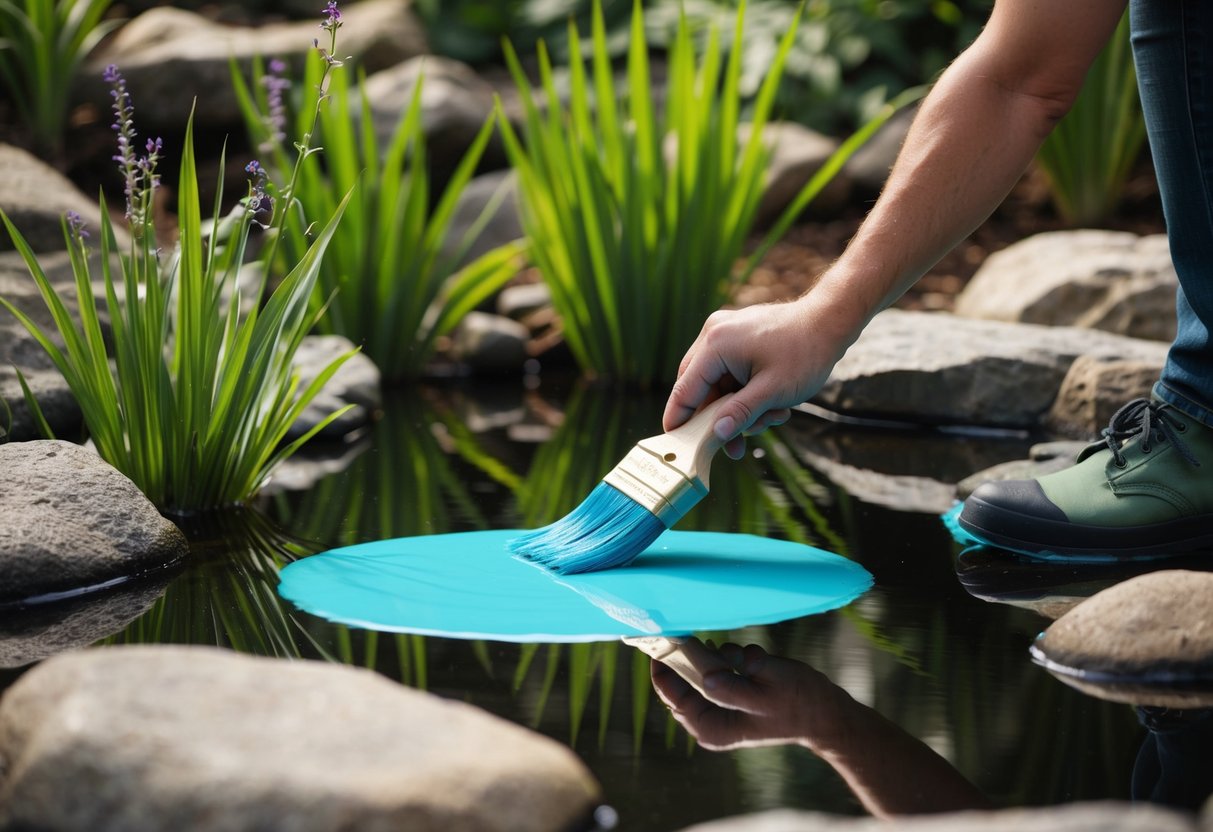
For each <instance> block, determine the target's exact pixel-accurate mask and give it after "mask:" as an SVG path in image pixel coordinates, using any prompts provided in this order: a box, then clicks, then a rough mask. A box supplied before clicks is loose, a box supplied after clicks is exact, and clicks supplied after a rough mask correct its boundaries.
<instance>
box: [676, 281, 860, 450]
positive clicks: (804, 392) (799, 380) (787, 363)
mask: <svg viewBox="0 0 1213 832" xmlns="http://www.w3.org/2000/svg"><path fill="white" fill-rule="evenodd" d="M856 335H857V332H852V331H851V330H850V329H848V328H847V327H845V326H842V325H840V320H839V318H838V316H837V315H833V314H829V313H827V311H826V310H825V309H824V308H822V304H821V303H820V302H819V300H818V299H817V298H814V296H813V295H812V293H810V294H808V295H805V296H804V297H802V298H800V299H799V300H796V301H791V302H787V303H765V304H759V305H756V306H748V307H745V308H744V309H735V310H721V311H719V312H715V313H713V314H712V315H711V316H710V317H709V318H708V319H707V321H706V322H705V323H704V325H703V329H702V330H701V331H700V333H699V337H698V338H696V339H695V343H693V344H692V345H691V347H690V349H688V350H687V353H686V355H685V356H684V357H683V359H682V363H681V365H680V366H679V368H678V379H677V381H675V382H674V386H673V389H672V390H671V391H670V397H669V400H668V401H667V402H666V407H665V414H664V417H663V419H662V422H663V426H664V429H665V430H667V431H669V430H673V429H674V428H676V427H678V426H679V425H681V424H683V423H684V422H686V421H687V419H689V418H690V417H691V415H692V414H694V413H695V412H696V411H697V410H698V409H699V408H700V407H701V406H702V405H704V404H705V403H707V402H709V401H712V400H714V399H716V398H718V397H719V396H721V395H723V394H725V393H729V392H733V391H736V395H734V396H733V399H732V401H730V402H729V403H728V404H727V405H725V406H724V407H723V410H722V411H721V413H720V416H719V418H718V419H717V422H716V425H715V433H716V435H717V437H719V438H720V439H721V440H723V441H724V442H725V445H724V450H725V453H726V454H728V456H729V457H730V458H732V459H740V458H741V456H742V454H743V453H744V452H745V437H746V436H751V435H753V434H756V433H761V432H762V431H764V430H766V429H767V428H768V427H771V426H773V425H779V424H782V423H783V422H786V421H787V420H788V418H789V417H790V415H791V410H790V408H792V407H794V406H795V405H798V404H800V403H802V402H804V401H806V400H807V399H809V397H811V396H812V395H813V394H814V393H816V392H817V391H818V390H819V389H820V388H821V386H822V385H823V384H825V381H826V379H827V378H828V377H829V375H830V370H831V369H832V368H833V367H834V364H835V363H836V362H837V361H838V359H839V358H841V357H842V354H843V352H845V351H846V348H847V347H848V346H850V343H851V341H852V340H854V337H856Z"/></svg>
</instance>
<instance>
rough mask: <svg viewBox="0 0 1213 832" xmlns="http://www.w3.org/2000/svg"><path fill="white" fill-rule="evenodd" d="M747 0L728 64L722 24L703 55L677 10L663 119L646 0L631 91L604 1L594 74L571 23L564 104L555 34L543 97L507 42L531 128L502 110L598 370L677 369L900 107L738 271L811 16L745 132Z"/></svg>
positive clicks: (654, 372)
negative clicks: (785, 80) (795, 56)
mask: <svg viewBox="0 0 1213 832" xmlns="http://www.w3.org/2000/svg"><path fill="white" fill-rule="evenodd" d="M745 8H746V7H745V4H744V3H742V4H741V5H740V6H739V8H738V11H737V17H736V26H735V29H734V34H733V44H732V47H731V49H730V51H729V56H728V61H727V64H725V65H724V66H723V67H722V51H721V43H720V38H719V34H718V32H717V31H716V30H715V29H713V30H712V32H711V33H710V34H709V37H708V40H707V45H706V47H705V49H704V50H703V57H702V60H700V61H699V62H698V63H697V61H696V56H695V47H694V43H693V39H692V35H691V31H690V26H689V24H688V22H687V19H686V17H685V16H682V17H680V20H679V26H678V30H677V33H676V35H675V37H674V41H673V44H672V47H671V51H670V59H669V66H668V75H669V82H668V84H667V87H666V90H665V92H664V96H663V97H662V98H661V100H662V101H664V104H665V106H664V114H663V115H662V116H661V117H660V118H658V115H657V110H658V106H657V101H658V95H657V94H656V93H655V91H654V89H653V84H652V79H651V74H650V69H649V58H648V43H647V41H646V37H645V26H644V17H643V12H642V9H641V4H640V3H639V2H636V3H635V4H634V7H633V14H632V25H631V40H630V46H629V51H628V69H627V84H626V92H624V93H621V94H617V93H616V89H615V80H614V77H613V72H612V66H611V61H610V56H609V53H608V50H607V42H606V41H607V38H606V30H605V24H604V22H603V16H602V10H601V5H600V4H597V3H596V4H595V11H594V16H593V18H594V19H593V33H592V46H591V55H590V61H591V62H592V70H591V72H589V73H587V70H586V66H585V62H584V60H583V57H582V53H581V47H580V46H579V44H580V34H579V32H578V31H577V27H576V24H575V23H574V22H571V21H570V23H569V26H570V35H569V46H570V62H571V63H570V68H569V71H570V77H569V103H568V106H567V107H566V106H565V105H564V104H562V102H561V100H560V97H559V95H558V93H557V90H556V84H555V81H554V77H553V70H552V63H551V60H550V59H549V57H548V54H547V51H546V48H545V47H544V46H543V44H542V43H540V45H539V54H538V58H539V73H540V83H541V88H542V97H543V101H542V104H541V103H540V102H537V101H536V98H535V96H534V95H533V94H532V92H531V89H530V82H529V80H528V79H527V77H526V75H525V73H524V72H523V69H522V65H521V62H520V61H519V59H518V56H517V54H516V53H515V51H514V49H513V48H510V47H507V50H506V58H507V61H508V64H509V67H510V70H511V72H512V74H513V76H514V80H515V83H516V85H517V86H518V89H519V92H520V94H521V98H522V104H523V108H524V112H525V123H524V125H523V130H522V136H521V137H519V135H518V134H517V133H516V132H515V130H514V129H513V128H512V127H511V125H510V123H509V120H508V119H507V118H506V117H505V116H504V113H502V115H501V118H500V122H501V129H502V133H503V135H504V137H505V142H506V149H507V152H508V154H509V156H510V159H511V161H512V163H513V165H514V167H515V168H516V169H517V171H518V176H519V193H520V197H521V200H520V201H521V206H522V219H523V227H524V228H525V229H526V232H527V236H528V238H529V239H530V241H531V256H532V257H533V258H534V260H535V262H536V264H537V265H538V266H539V269H540V271H541V272H542V274H543V277H544V280H545V281H546V282H547V284H548V285H549V286H550V287H551V290H552V297H553V302H554V304H555V306H556V309H557V311H559V313H560V315H561V319H562V322H563V327H564V334H565V337H566V339H567V341H568V344H569V346H570V348H571V349H572V352H573V354H574V356H575V357H576V359H577V362H578V363H579V365H580V366H581V368H582V369H583V371H585V372H587V373H589V374H591V375H595V376H601V377H608V378H611V379H614V380H616V381H624V382H634V383H639V384H642V385H650V384H654V383H658V382H662V381H668V380H671V379H673V377H674V375H675V371H676V370H677V366H678V361H679V359H680V358H681V357H682V355H683V353H684V352H685V351H686V348H687V347H688V346H690V344H691V342H692V340H693V339H694V337H695V335H696V334H697V333H698V332H699V328H700V326H701V325H702V323H703V320H704V318H706V317H707V315H708V314H709V313H711V312H712V311H714V310H715V309H716V308H718V307H719V306H721V305H722V304H723V303H724V302H725V301H726V300H727V299H728V297H729V293H730V291H731V289H732V288H733V287H734V286H735V285H736V284H737V283H738V282H740V281H742V280H744V279H745V277H746V276H748V274H749V273H750V271H752V270H753V268H754V266H755V265H757V263H758V261H759V260H760V259H761V257H762V256H763V255H765V253H766V252H767V251H768V250H769V248H770V246H771V245H773V244H774V241H775V240H776V239H778V237H779V236H780V235H782V234H783V232H784V231H785V230H786V229H787V228H788V226H789V225H790V224H791V223H792V221H793V220H794V219H795V218H796V217H797V216H798V215H799V214H800V212H801V211H802V210H803V209H804V208H805V206H806V205H807V204H808V203H809V202H810V201H811V200H812V199H813V197H814V196H816V195H817V194H818V193H819V192H820V191H821V190H822V188H824V187H825V185H826V184H827V183H828V182H829V181H830V179H831V178H832V177H833V175H834V174H835V173H836V172H837V171H838V169H839V168H840V167H841V166H842V164H843V162H845V160H846V159H847V158H848V157H849V156H850V154H851V153H853V152H854V150H855V149H856V148H857V147H858V146H859V145H860V144H862V142H863V141H864V140H866V138H867V137H868V136H869V135H871V133H872V132H874V131H875V129H876V128H877V127H878V126H879V124H880V123H882V121H883V120H884V119H886V118H887V117H888V115H889V114H891V113H892V111H893V105H890V106H888V107H886V108H885V109H884V110H882V111H881V115H880V116H879V117H878V118H877V119H875V120H874V121H873V122H871V123H869V124H868V125H866V126H865V127H864V128H863V130H862V131H860V133H859V134H857V135H856V136H854V137H852V139H850V140H848V141H847V142H845V143H843V145H842V146H841V147H840V148H839V150H838V151H837V152H836V153H835V154H834V156H833V157H832V158H831V159H830V161H829V162H828V163H827V164H826V165H825V166H824V167H823V168H822V169H821V170H820V171H819V172H818V173H817V174H816V175H815V176H814V177H813V178H812V179H811V180H810V181H809V182H808V183H807V184H806V185H805V187H804V188H803V189H802V190H801V192H800V193H799V194H798V195H797V197H796V198H795V199H794V200H793V201H792V203H791V204H790V205H789V206H788V207H787V209H786V210H785V212H784V214H783V215H782V216H781V217H780V219H779V221H778V222H776V224H775V226H774V227H773V228H772V229H771V230H770V232H769V233H768V234H767V236H766V237H765V238H764V240H763V243H762V244H761V245H760V246H759V247H758V249H757V251H755V252H754V254H753V256H751V257H750V258H749V259H748V260H747V261H746V262H745V264H744V265H743V266H742V267H741V268H738V269H735V268H734V264H735V262H736V261H737V260H738V258H739V257H740V255H741V253H742V250H743V247H744V245H745V243H746V241H747V238H748V236H749V234H750V231H751V229H752V228H753V226H754V221H755V216H756V214H757V210H758V205H759V201H760V199H761V197H762V193H763V189H764V186H765V177H766V172H767V164H768V160H769V155H770V153H769V150H768V148H767V146H766V144H765V142H764V139H763V128H764V127H765V125H766V124H767V122H768V120H769V119H770V116H771V112H772V107H773V104H774V99H775V93H776V90H777V88H778V85H779V81H780V77H781V75H782V72H783V69H784V65H785V63H786V61H787V56H788V52H789V50H790V49H791V46H792V42H793V39H794V37H795V33H796V25H795V24H796V23H797V22H798V21H799V16H797V17H796V18H795V19H794V20H793V25H792V26H790V27H789V29H788V31H787V33H786V34H785V36H784V38H783V40H782V41H781V43H780V45H779V49H778V51H777V53H776V56H775V59H774V60H773V61H772V64H771V68H770V71H769V73H768V74H767V76H766V78H765V79H764V80H763V83H762V86H761V88H760V89H759V92H758V95H757V97H756V100H755V102H754V106H753V109H752V112H751V115H750V125H751V130H750V135H749V138H748V140H746V141H745V142H743V143H739V141H738V137H737V133H738V130H737V128H738V125H739V118H740V112H741V96H740V92H739V84H740V78H741V53H742V31H743V26H744V20H745ZM904 100H906V99H905V98H903V99H899V101H898V102H897V104H898V105H900V104H901V103H903V102H904ZM499 111H500V108H499Z"/></svg>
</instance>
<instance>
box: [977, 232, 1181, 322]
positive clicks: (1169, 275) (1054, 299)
mask: <svg viewBox="0 0 1213 832" xmlns="http://www.w3.org/2000/svg"><path fill="white" fill-rule="evenodd" d="M1178 285H1179V281H1178V278H1177V277H1176V275H1175V267H1174V266H1173V265H1172V264H1171V254H1170V249H1169V248H1168V246H1167V238H1166V235H1165V234H1153V235H1150V236H1145V237H1141V236H1138V235H1136V234H1131V233H1129V232H1124V231H1103V230H1093V229H1087V230H1079V231H1051V232H1047V233H1044V234H1037V235H1035V236H1033V237H1029V238H1027V239H1026V240H1022V241H1020V242H1018V243H1015V244H1014V245H1011V246H1008V247H1007V248H1005V249H1003V250H1002V251H998V252H995V253H994V254H991V255H990V256H989V257H988V258H987V259H986V261H985V262H984V263H983V264H982V266H981V268H980V269H978V271H977V273H976V274H975V275H974V276H973V279H972V280H971V281H969V283H968V285H967V286H965V289H964V291H963V292H961V294H960V296H959V297H958V298H957V299H956V314H958V315H963V316H966V317H971V318H987V319H990V320H998V321H1018V322H1021V323H1033V324H1048V325H1051V326H1080V327H1088V328H1091V329H1102V330H1107V331H1109V332H1116V333H1119V334H1121V335H1130V336H1133V337H1135V338H1148V339H1154V340H1158V341H1168V342H1169V341H1170V340H1171V339H1172V338H1173V337H1174V336H1175V290H1176V288H1177V287H1178Z"/></svg>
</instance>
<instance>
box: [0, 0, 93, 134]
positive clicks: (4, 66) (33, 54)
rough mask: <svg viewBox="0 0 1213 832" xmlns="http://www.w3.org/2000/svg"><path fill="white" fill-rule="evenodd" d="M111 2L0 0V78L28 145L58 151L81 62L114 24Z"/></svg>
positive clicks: (90, 0)
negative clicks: (108, 18)
mask: <svg viewBox="0 0 1213 832" xmlns="http://www.w3.org/2000/svg"><path fill="white" fill-rule="evenodd" d="M110 3H111V0H22V2H16V0H0V80H3V82H4V86H5V87H6V88H7V90H8V93H9V96H10V97H11V99H12V101H13V103H14V104H15V105H16V107H17V111H18V113H20V115H21V121H22V123H23V124H24V125H25V127H26V129H28V130H29V132H30V139H31V140H32V142H33V146H34V147H35V148H36V149H37V150H38V152H39V153H41V154H43V155H49V156H51V157H54V156H55V155H57V154H58V153H59V151H60V150H62V146H63V132H64V128H65V127H66V124H67V113H68V109H69V107H70V105H71V92H72V82H73V81H75V79H76V72H77V70H78V69H79V67H80V62H81V61H83V60H84V58H85V57H87V55H88V54H89V52H91V51H92V50H93V47H95V46H96V45H97V44H98V43H99V42H100V41H101V39H102V38H103V37H104V36H105V35H106V34H107V33H108V32H109V31H110V30H111V29H113V27H114V25H115V21H103V20H102V18H103V17H104V16H105V12H106V10H108V9H109V7H110Z"/></svg>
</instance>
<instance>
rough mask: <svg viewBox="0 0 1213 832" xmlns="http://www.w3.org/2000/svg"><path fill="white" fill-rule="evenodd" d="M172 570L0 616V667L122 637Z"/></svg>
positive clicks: (161, 589) (159, 591) (161, 592)
mask: <svg viewBox="0 0 1213 832" xmlns="http://www.w3.org/2000/svg"><path fill="white" fill-rule="evenodd" d="M175 573H176V570H172V569H162V570H160V571H158V572H156V573H155V574H153V575H150V576H148V577H146V578H143V579H141V580H137V581H132V582H129V583H126V584H123V585H121V586H117V587H114V588H112V589H107V590H105V591H104V592H94V593H90V594H88V595H83V596H81V597H79V598H70V599H67V600H64V601H59V602H58V603H54V604H38V605H36V606H32V607H23V608H21V609H16V610H7V611H2V612H0V667H24V666H25V665H27V664H33V663H34V662H38V661H42V660H43V659H45V658H47V657H49V656H53V655H55V654H57V653H63V652H66V651H68V650H73V649H76V648H79V647H87V646H89V645H90V644H93V643H95V642H97V641H99V640H101V639H103V638H106V637H108V636H112V635H114V634H115V633H120V632H122V631H123V630H124V629H126V626H127V625H128V624H130V623H131V622H132V621H134V620H135V619H136V618H138V617H139V616H141V615H143V614H144V613H145V612H147V611H148V610H149V609H150V608H151V606H152V604H154V603H155V602H156V600H157V599H159V598H160V597H161V596H162V595H164V590H165V588H166V587H167V586H168V584H169V581H170V580H171V579H172V577H173V576H174V574H175Z"/></svg>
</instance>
